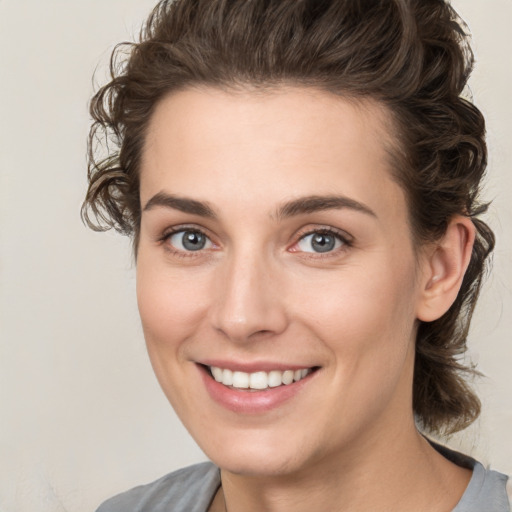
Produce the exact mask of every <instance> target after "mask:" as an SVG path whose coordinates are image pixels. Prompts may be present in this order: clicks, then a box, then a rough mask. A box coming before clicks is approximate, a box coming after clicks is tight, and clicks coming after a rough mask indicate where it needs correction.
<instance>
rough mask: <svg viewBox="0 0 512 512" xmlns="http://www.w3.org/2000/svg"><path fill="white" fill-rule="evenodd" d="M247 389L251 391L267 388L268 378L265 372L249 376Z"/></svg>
mask: <svg viewBox="0 0 512 512" xmlns="http://www.w3.org/2000/svg"><path fill="white" fill-rule="evenodd" d="M249 387H250V388H251V389H266V388H268V377H267V374H266V372H256V373H251V374H250V375H249Z"/></svg>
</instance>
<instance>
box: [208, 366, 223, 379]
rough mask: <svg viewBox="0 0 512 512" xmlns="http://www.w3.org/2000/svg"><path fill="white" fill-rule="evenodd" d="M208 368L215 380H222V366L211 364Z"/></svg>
mask: <svg viewBox="0 0 512 512" xmlns="http://www.w3.org/2000/svg"><path fill="white" fill-rule="evenodd" d="M210 369H211V371H212V375H213V378H214V379H215V380H216V381H217V382H223V379H222V374H223V371H222V368H217V367H215V366H212V367H211V368H210Z"/></svg>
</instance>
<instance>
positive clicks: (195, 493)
mask: <svg viewBox="0 0 512 512" xmlns="http://www.w3.org/2000/svg"><path fill="white" fill-rule="evenodd" d="M219 485H220V475H219V470H218V468H217V467H216V466H214V465H213V464H212V463H211V462H204V463H202V464H195V465H194V466H189V467H186V468H183V469H179V470H178V471H174V472H173V473H169V474H168V475H165V476H164V477H162V478H160V479H158V480H156V481H155V482H152V483H150V484H146V485H141V486H138V487H135V488H133V489H131V490H129V491H126V492H124V493H122V494H118V495H117V496H114V497H113V498H110V499H109V500H107V501H105V502H104V503H103V504H102V505H101V506H100V508H99V509H98V510H97V511H96V512H126V511H130V512H164V511H165V512H170V511H175V512H180V511H187V512H204V511H205V510H206V509H207V507H208V506H209V504H210V502H211V500H212V498H213V496H214V494H215V492H216V490H217V488H218V487H219Z"/></svg>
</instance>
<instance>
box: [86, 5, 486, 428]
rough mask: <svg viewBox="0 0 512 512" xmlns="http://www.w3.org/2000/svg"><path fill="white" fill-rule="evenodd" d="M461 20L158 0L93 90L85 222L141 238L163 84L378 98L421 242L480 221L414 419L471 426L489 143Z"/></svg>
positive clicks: (423, 371)
mask: <svg viewBox="0 0 512 512" xmlns="http://www.w3.org/2000/svg"><path fill="white" fill-rule="evenodd" d="M464 27H465V26H464V24H463V23H462V22H461V20H460V19H459V18H458V16H457V14H456V13H455V11H454V10H453V8H451V7H450V6H449V5H448V4H447V3H446V2H445V1H444V0H175V1H169V0H163V1H161V2H159V3H158V5H157V6H156V7H155V9H154V10H153V12H152V14H151V16H150V17H149V19H148V20H147V23H146V25H145V27H144V29H143V30H142V32H141V37H140V42H138V43H123V44H121V45H119V46H118V47H117V48H116V50H115V51H114V52H113V54H112V60H111V66H110V69H111V81H110V82H109V83H108V84H107V85H105V86H104V87H102V88H101V89H99V90H98V92H97V93H96V94H95V96H94V97H93V99H92V102H91V106H90V111H91V114H92V117H93V119H94V124H93V125H92V128H91V132H90V139H89V173H88V176H89V190H88V193H87V197H86V200H85V202H84V205H83V209H82V215H83V218H84V219H85V221H86V222H87V223H88V225H89V226H91V227H92V228H93V229H97V230H104V229H109V228H115V229H117V230H118V231H120V232H121V233H124V234H129V235H132V236H133V239H134V247H135V249H136V248H137V243H138V235H139V229H140V227H139V223H140V216H141V207H140V199H139V177H138V173H139V162H140V157H141V151H142V148H143V145H144V139H145V131H146V128H147V125H148V120H149V119H150V117H151V114H152V112H153V110H154V108H155V105H156V104H157V103H158V101H159V100H160V99H161V98H162V97H163V96H165V95H167V94H169V93H170V92H171V91H176V90H178V89H183V88H185V87H187V86H194V85H210V86H214V87H224V88H236V87H244V86H251V87H256V88H269V87H270V88H271V87H275V86H279V85H282V84H295V85H298V86H305V87H315V88H318V89H321V90H324V91H329V92H332V93H335V94H339V95H343V96H348V97H352V98H361V99H364V98H372V99H374V100H377V101H379V102H380V103H382V104H384V105H386V107H387V109H388V111H389V112H390V114H391V116H392V118H393V121H394V125H395V139H396V141H397V142H396V148H394V151H393V155H394V163H395V167H396V169H395V174H396V176H395V177H396V179H397V180H398V181H399V183H400V184H401V185H402V187H403V188H404V190H405V191H406V195H407V198H408V204H409V211H410V222H411V226H412V231H413V235H414V237H415V240H416V242H417V243H418V244H421V243H424V242H426V241H430V242H432V241H435V240H437V239H439V237H441V236H442V235H443V233H444V232H445V229H446V226H447V223H448V222H449V220H450V218H451V217H452V216H453V215H455V214H462V215H467V216H469V217H471V218H472V220H473V222H474V224H475V226H476V230H477V237H476V241H475V245H474V248H473V253H472V257H471V262H470V264H469V268H468V270H467V272H466V275H465V278H464V281H463V284H462V288H461V290H460V292H459V294H458V297H457V299H456V301H455V303H454V304H453V305H452V307H451V308H450V310H449V311H448V312H447V313H446V314H445V315H443V316H442V317H441V318H440V319H438V320H436V321H434V322H430V323H421V324H420V326H419V330H418V335H417V342H416V362H415V374H414V391H413V408H414V412H415V414H416V417H417V420H418V422H419V425H420V427H421V428H423V429H425V430H426V431H430V432H438V433H443V432H445V433H448V432H455V431H457V430H461V429H463V428H465V427H466V426H467V425H469V424H470V423H471V422H472V421H474V419H475V418H476V417H477V416H478V414H479V412H480V402H479V400H478V398H477V397H476V396H475V394H474V393H473V392H472V391H471V390H470V388H469V386H468V384H467V382H466V379H465V376H467V374H469V373H471V372H472V371H473V370H472V368H470V367H467V366H465V365H464V364H463V362H462V361H461V357H462V355H463V354H464V353H465V351H466V338H467V334H468V329H469V323H470V319H471V315H472V312H473V308H474V306H475V302H476V299H477V296H478V292H479V289H480V284H481V281H482V277H483V274H484V270H485V261H486V258H487V256H488V255H489V254H490V252H491V251H492V249H493V246H494V237H493V233H492V231H491V230H490V229H489V228H488V226H487V225H486V224H485V223H484V222H482V221H481V220H479V219H477V218H476V216H477V215H479V214H481V213H483V212H484V211H485V210H486V205H484V204H482V203H480V202H479V200H478V195H479V187H480V183H481V180H482V177H483V174H484V171H485V167H486V163H487V152H486V144H485V125H484V119H483V117H482V114H481V113H480V111H479V110H478V109H477V108H476V107H475V106H474V105H473V104H472V103H471V102H470V101H468V100H467V99H464V98H463V97H462V96H461V95H462V93H463V90H464V89H465V86H466V82H467V79H468V77H469V74H470V72H471V69H472V66H473V54H472V52H471V49H470V47H469V45H468V42H467V36H466V34H465V32H464ZM102 141H106V142H107V144H106V149H107V153H106V155H103V157H101V156H99V153H100V152H101V148H102V147H103V146H102ZM91 214H92V215H91Z"/></svg>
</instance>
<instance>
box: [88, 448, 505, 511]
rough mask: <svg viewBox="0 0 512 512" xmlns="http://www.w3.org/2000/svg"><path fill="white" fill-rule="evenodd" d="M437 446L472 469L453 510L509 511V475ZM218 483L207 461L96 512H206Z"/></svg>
mask: <svg viewBox="0 0 512 512" xmlns="http://www.w3.org/2000/svg"><path fill="white" fill-rule="evenodd" d="M434 446H435V448H436V449H437V450H438V451H439V452H440V453H442V454H443V455H444V456H445V457H446V458H448V459H450V460H452V461H453V462H455V463H456V464H458V465H460V466H463V467H468V468H472V469H473V475H472V477H471V480H470V482H469V485H468V487H467V489H466V492H465V493H464V495H463V496H462V498H461V499H460V501H459V503H458V504H457V506H456V507H455V508H454V509H453V511H452V512H510V505H509V499H508V496H507V491H506V484H507V476H505V475H503V474H501V473H498V472H497V471H492V470H489V469H486V468H484V466H483V465H482V464H480V463H479V462H477V461H475V460H474V459H471V458H470V457H467V456H465V455H462V454H460V453H457V452H454V451H452V450H448V449H447V448H444V447H441V446H438V445H434ZM219 486H220V471H219V469H218V468H217V467H216V466H215V465H213V464H212V463H211V462H204V463H202V464H196V465H194V466H189V467H186V468H183V469H180V470H178V471H175V472H173V473H170V474H168V475H166V476H164V477H163V478H160V479H159V480H157V481H156V482H153V483H150V484H147V485H142V486H139V487H135V488H134V489H131V490H130V491H127V492H125V493H122V494H119V495H117V496H114V497H113V498H110V499H109V500H107V501H106V502H105V503H103V505H101V507H100V508H99V509H98V510H97V511H96V512H206V511H207V510H208V507H209V506H210V503H211V501H212V500H213V497H214V496H215V493H216V492H217V489H218V488H219ZM239 512H240V511H239Z"/></svg>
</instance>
